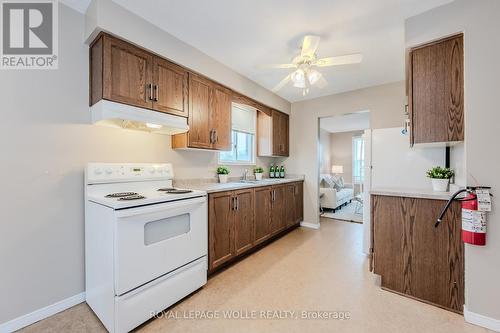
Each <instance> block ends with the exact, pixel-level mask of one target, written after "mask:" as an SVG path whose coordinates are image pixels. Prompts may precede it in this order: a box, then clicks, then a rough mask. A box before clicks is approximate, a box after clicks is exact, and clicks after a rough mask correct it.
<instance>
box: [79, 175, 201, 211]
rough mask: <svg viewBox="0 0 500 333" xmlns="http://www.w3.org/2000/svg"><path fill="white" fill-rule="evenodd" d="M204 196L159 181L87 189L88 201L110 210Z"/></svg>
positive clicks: (97, 186) (103, 185)
mask: <svg viewBox="0 0 500 333" xmlns="http://www.w3.org/2000/svg"><path fill="white" fill-rule="evenodd" d="M206 195H207V193H206V192H205V191H199V190H190V189H178V188H173V187H172V186H171V183H168V182H167V183H165V182H161V181H148V182H136V183H133V182H132V183H123V184H122V183H117V184H97V185H91V186H88V187H87V199H88V200H89V201H92V202H95V203H98V204H101V205H104V206H107V207H109V208H112V209H123V208H131V207H138V206H143V205H150V204H157V203H163V202H171V201H177V200H185V199H189V198H194V197H200V196H206Z"/></svg>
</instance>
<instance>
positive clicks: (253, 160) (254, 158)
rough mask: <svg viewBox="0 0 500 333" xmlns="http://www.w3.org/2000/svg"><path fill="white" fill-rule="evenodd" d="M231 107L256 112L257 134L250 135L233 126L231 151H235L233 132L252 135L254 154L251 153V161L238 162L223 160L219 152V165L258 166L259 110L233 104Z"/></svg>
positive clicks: (255, 125) (255, 126)
mask: <svg viewBox="0 0 500 333" xmlns="http://www.w3.org/2000/svg"><path fill="white" fill-rule="evenodd" d="M231 107H237V108H240V109H247V110H249V109H251V110H252V111H253V112H255V117H254V119H253V121H254V124H253V125H254V129H255V133H248V132H245V131H239V130H235V129H233V125H232V124H231V150H233V148H234V147H233V132H237V133H245V134H249V135H252V152H251V161H238V160H222V159H221V155H222V152H218V154H217V163H218V165H250V166H251V165H257V112H259V111H258V110H257V109H254V108H251V107H249V106H247V105H243V104H239V103H234V102H233V103H232V106H231Z"/></svg>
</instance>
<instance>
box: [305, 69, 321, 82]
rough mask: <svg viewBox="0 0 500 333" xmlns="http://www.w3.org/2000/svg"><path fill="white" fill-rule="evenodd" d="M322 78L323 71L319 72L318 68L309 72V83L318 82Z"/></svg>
mask: <svg viewBox="0 0 500 333" xmlns="http://www.w3.org/2000/svg"><path fill="white" fill-rule="evenodd" d="M320 78H321V73H320V72H318V71H317V70H315V69H313V70H311V71H310V72H309V73H308V74H307V79H308V80H309V83H310V84H311V85H313V84H315V83H316V82H318V80H319V79H320Z"/></svg>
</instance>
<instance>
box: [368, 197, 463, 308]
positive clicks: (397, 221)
mask: <svg viewBox="0 0 500 333" xmlns="http://www.w3.org/2000/svg"><path fill="white" fill-rule="evenodd" d="M445 203H446V202H445V201H443V200H429V199H417V198H406V197H405V198H402V197H389V196H378V195H374V196H372V233H373V240H372V242H373V244H372V248H373V265H374V266H373V267H374V273H376V274H378V275H380V276H381V278H382V279H381V281H382V287H383V288H385V289H389V290H392V291H395V292H398V293H401V294H405V295H408V296H410V297H413V298H417V299H419V300H422V301H424V302H427V303H431V304H434V305H437V306H439V307H442V308H445V309H448V310H451V311H454V312H459V313H462V311H463V305H464V254H463V253H464V250H463V243H462V240H461V208H460V204H459V203H458V202H454V203H453V204H452V206H451V207H450V209H449V210H448V212H447V213H446V215H445V217H444V219H443V222H442V223H441V224H440V225H439V227H437V228H435V227H434V223H435V221H436V218H437V216H438V215H439V213H440V211H441V209H442V207H443V206H444V205H445Z"/></svg>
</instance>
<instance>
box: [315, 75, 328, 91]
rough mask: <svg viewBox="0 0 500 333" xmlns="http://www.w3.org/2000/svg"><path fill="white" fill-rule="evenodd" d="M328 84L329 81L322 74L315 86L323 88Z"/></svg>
mask: <svg viewBox="0 0 500 333" xmlns="http://www.w3.org/2000/svg"><path fill="white" fill-rule="evenodd" d="M327 85H328V81H327V80H326V79H325V78H324V77H323V76H321V77H320V78H319V79H318V81H316V83H315V86H316V87H318V88H319V89H323V88H325V87H326V86H327Z"/></svg>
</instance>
